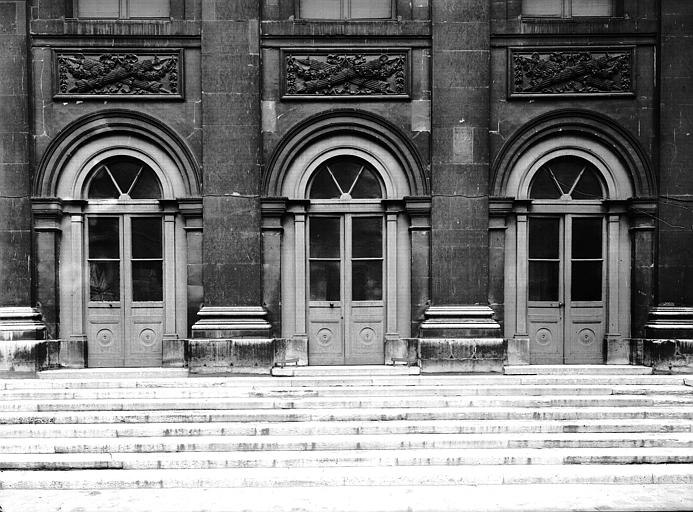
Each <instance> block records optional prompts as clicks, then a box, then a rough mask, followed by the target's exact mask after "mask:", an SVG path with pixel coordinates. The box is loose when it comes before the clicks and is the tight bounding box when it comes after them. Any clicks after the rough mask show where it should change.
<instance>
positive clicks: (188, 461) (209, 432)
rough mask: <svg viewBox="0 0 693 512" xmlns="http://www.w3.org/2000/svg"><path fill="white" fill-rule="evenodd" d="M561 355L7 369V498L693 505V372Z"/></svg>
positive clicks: (1, 460)
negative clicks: (495, 367) (195, 369)
mask: <svg viewBox="0 0 693 512" xmlns="http://www.w3.org/2000/svg"><path fill="white" fill-rule="evenodd" d="M559 370H560V371H552V370H550V369H545V370H544V371H541V370H539V371H538V373H543V374H539V375H531V374H530V375H525V374H522V373H528V372H529V373H537V370H536V367H535V369H534V370H527V369H526V368H524V369H523V368H520V369H517V370H513V369H512V368H509V369H508V373H519V374H516V375H476V376H472V375H466V376H464V375H448V376H442V375H437V376H417V375H406V374H405V375H393V374H389V373H387V371H381V372H379V373H378V372H376V373H377V374H371V375H368V374H367V373H368V372H367V371H361V372H359V371H353V369H352V370H351V371H349V369H345V371H344V372H343V373H342V374H338V375H334V373H336V372H338V371H339V370H335V369H333V371H332V373H333V375H325V373H328V372H321V371H318V369H316V370H315V371H314V372H313V374H311V373H310V370H301V371H300V372H297V374H296V373H295V374H296V375H297V376H289V377H230V378H221V377H202V378H193V377H186V376H185V374H184V373H182V372H181V371H180V370H176V371H173V372H166V371H161V372H159V373H154V374H151V373H147V372H146V371H144V372H140V373H125V374H123V373H119V372H118V371H112V372H110V373H109V371H105V372H99V371H91V372H85V371H82V373H69V372H68V373H62V374H61V373H59V372H58V373H53V374H52V375H50V374H49V375H48V377H49V378H39V379H11V380H0V509H2V511H3V512H14V511H16V510H21V511H31V510H37V511H38V510H40V511H42V512H45V511H50V510H61V511H67V510H75V511H76V510H80V511H89V510H99V512H108V511H110V510H113V511H116V510H117V511H124V510H133V511H135V510H138V511H139V510H142V511H144V510H147V511H160V510H167V511H173V510H180V511H192V510H209V511H220V510H277V511H282V510H287V511H288V510H293V511H296V510H306V511H315V510H334V511H336V510H364V511H365V510H368V511H375V510H383V511H386V510H387V511H389V510H415V511H424V510H541V509H546V510H549V509H550V510H583V509H584V510H594V509H595V508H596V507H603V508H604V509H609V507H612V509H617V510H691V509H693V387H691V386H689V385H685V383H684V378H683V377H681V376H658V375H650V374H648V373H649V370H647V369H645V368H636V367H621V368H608V367H600V368H596V369H594V370H593V371H588V370H586V369H584V368H583V369H582V370H580V369H579V368H573V369H572V370H571V369H570V367H564V368H563V369H559ZM392 371H395V372H396V371H399V372H400V373H411V371H410V370H407V371H404V370H392ZM371 373H373V372H371ZM552 373H553V374H552ZM45 376H46V375H42V377H45ZM50 377H53V378H50ZM585 484H590V485H587V486H586V485H585ZM580 507H583V508H580Z"/></svg>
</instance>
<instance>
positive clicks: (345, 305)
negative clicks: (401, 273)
mask: <svg viewBox="0 0 693 512" xmlns="http://www.w3.org/2000/svg"><path fill="white" fill-rule="evenodd" d="M383 222H384V221H383V216H382V215H369V214H352V213H345V214H341V215H313V216H311V217H310V218H309V225H308V231H309V233H308V239H309V244H308V287H307V288H308V290H307V291H308V352H309V353H308V357H309V361H310V364H312V365H337V364H383V360H384V334H383V332H384V327H383V325H384V313H385V304H384V293H385V290H384V271H385V268H384V264H385V263H384V258H383V254H384V241H383Z"/></svg>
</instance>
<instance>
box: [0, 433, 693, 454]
mask: <svg viewBox="0 0 693 512" xmlns="http://www.w3.org/2000/svg"><path fill="white" fill-rule="evenodd" d="M452 448H454V449H460V448H465V449H482V448H483V449H492V450H504V449H520V448H532V449H539V448H547V449H550V448H693V433H690V432H689V433H682V432H676V433H671V432H668V433H620V432H619V433H577V434H565V433H561V434H556V433H514V434H507V433H503V434H489V433H482V434H478V433H474V434H419V433H411V434H404V435H398V436H394V435H383V434H357V435H346V434H344V435H310V436H306V435H289V436H167V437H147V438H142V437H118V438H108V437H107V438H103V437H96V438H65V437H56V438H51V439H45V438H43V439H32V438H21V439H16V438H15V439H2V440H0V453H2V454H66V453H69V454H79V453H155V452H166V453H170V452H214V451H216V452H234V451H236V452H258V451H266V452H274V451H301V452H307V451H325V450H327V451H335V450H342V451H344V450H422V449H452Z"/></svg>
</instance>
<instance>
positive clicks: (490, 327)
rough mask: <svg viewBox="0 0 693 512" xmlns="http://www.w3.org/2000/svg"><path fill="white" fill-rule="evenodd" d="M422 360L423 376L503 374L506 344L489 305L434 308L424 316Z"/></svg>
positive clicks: (421, 346) (421, 328)
mask: <svg viewBox="0 0 693 512" xmlns="http://www.w3.org/2000/svg"><path fill="white" fill-rule="evenodd" d="M424 316H425V320H424V321H423V323H422V324H421V327H420V334H421V339H420V340H419V360H420V365H421V371H422V372H424V373H441V372H450V373H489V372H491V373H501V372H502V371H503V363H504V361H505V358H506V351H507V344H506V343H505V342H504V340H503V337H502V335H501V327H500V324H499V323H498V322H496V321H495V320H494V319H493V310H492V309H491V308H490V307H489V306H480V305H468V306H431V307H429V308H428V309H427V310H426V312H425V313H424Z"/></svg>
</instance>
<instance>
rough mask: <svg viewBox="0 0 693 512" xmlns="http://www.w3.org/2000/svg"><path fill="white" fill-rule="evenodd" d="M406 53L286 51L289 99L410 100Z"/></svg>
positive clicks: (286, 86)
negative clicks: (384, 98) (387, 98)
mask: <svg viewBox="0 0 693 512" xmlns="http://www.w3.org/2000/svg"><path fill="white" fill-rule="evenodd" d="M409 60H410V59H409V52H408V51H406V50H384V49H376V50H362V51H358V52H354V51H349V52H339V51H335V50H332V49H330V50H315V49H312V50H307V51H301V50H299V51H296V50H284V51H283V62H284V66H285V68H284V80H283V82H284V83H283V89H284V90H283V92H284V97H285V98H320V97H324V98H331V97H335V96H339V97H343V98H363V97H379V98H383V97H394V98H407V97H409Z"/></svg>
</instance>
